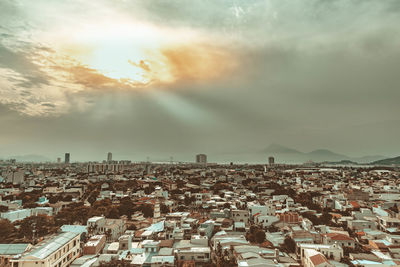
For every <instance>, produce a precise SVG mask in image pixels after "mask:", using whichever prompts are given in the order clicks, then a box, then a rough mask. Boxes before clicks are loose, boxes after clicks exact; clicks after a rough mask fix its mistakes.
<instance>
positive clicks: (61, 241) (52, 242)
mask: <svg viewBox="0 0 400 267" xmlns="http://www.w3.org/2000/svg"><path fill="white" fill-rule="evenodd" d="M78 235H79V234H78V233H73V232H66V233H62V234H60V235H58V236H56V237H54V238H52V239H49V240H48V241H46V242H44V243H43V244H42V245H40V246H39V247H37V248H36V249H34V250H32V251H31V252H29V253H28V254H26V255H25V256H26V257H29V256H31V257H36V258H38V259H45V258H47V257H48V256H49V255H51V254H52V253H53V252H54V251H56V250H58V249H60V248H61V247H62V246H64V245H65V244H67V243H68V242H70V241H71V240H72V239H73V238H75V237H77V236H78Z"/></svg>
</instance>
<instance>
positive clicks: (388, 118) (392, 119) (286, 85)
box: [0, 0, 400, 161]
mask: <svg viewBox="0 0 400 267" xmlns="http://www.w3.org/2000/svg"><path fill="white" fill-rule="evenodd" d="M399 13H400V8H399V4H398V2H397V1H352V2H350V1H343V0H341V1H317V0H313V1H307V2H297V3H293V2H292V1H276V0H271V1H261V0H259V1H233V2H231V1H218V2H210V1H201V2H196V3H193V1H178V0H171V1H167V2H165V3H161V2H158V1H145V2H143V1H109V0H101V1H96V3H92V2H88V1H82V0H73V1H68V2H63V3H61V2H55V1H46V0H41V1H27V0H20V1H11V0H7V1H1V3H0V25H1V28H0V35H1V39H0V125H1V131H0V158H7V157H12V156H18V155H30V154H35V155H43V156H45V157H47V158H51V159H56V158H57V157H62V153H64V152H63V151H71V153H72V155H74V158H75V159H76V160H82V161H83V160H90V159H97V160H100V159H102V157H101V156H100V155H103V154H104V153H105V152H107V151H113V153H115V154H116V155H117V154H118V155H120V156H121V158H128V159H144V158H145V157H147V156H149V157H154V158H168V157H170V156H171V155H172V156H174V157H175V158H177V159H180V158H182V159H192V158H193V155H194V154H196V153H205V154H207V155H209V156H210V159H212V158H213V157H212V155H216V156H218V157H221V158H223V157H226V158H229V157H230V156H229V155H235V156H234V157H233V158H240V157H241V155H246V154H250V153H255V152H258V151H260V150H262V149H264V148H266V147H268V146H269V145H270V144H274V143H275V144H282V145H283V146H287V147H290V148H294V149H297V150H300V151H305V152H310V151H313V150H317V149H329V150H331V151H334V152H336V153H340V154H345V155H347V156H349V157H362V156H367V155H382V156H385V157H395V156H398V155H399V151H400V144H399V142H398V141H397V140H398V135H399V133H400V120H399V118H398V115H397V114H398V113H399V111H400V110H399V105H398V99H399V98H400V95H399V94H400V91H399V90H398V87H399V85H400V81H399V78H398V74H397V70H398V69H399V68H400V63H399V62H400V52H399V50H398V45H399V44H400V38H399V36H400V29H399V27H397V25H399V24H400V19H399V18H400V16H399ZM261 25H262V26H261ZM265 156H269V155H265ZM243 158H244V160H245V158H246V157H245V156H243ZM264 158H265V157H264ZM278 159H279V158H277V160H278Z"/></svg>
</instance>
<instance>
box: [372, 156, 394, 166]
mask: <svg viewBox="0 0 400 267" xmlns="http://www.w3.org/2000/svg"><path fill="white" fill-rule="evenodd" d="M371 165H400V156H399V157H395V158H387V159H382V160H377V161H374V162H371Z"/></svg>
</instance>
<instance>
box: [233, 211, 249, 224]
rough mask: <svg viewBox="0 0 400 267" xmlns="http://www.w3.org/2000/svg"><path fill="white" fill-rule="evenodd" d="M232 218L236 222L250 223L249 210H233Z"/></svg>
mask: <svg viewBox="0 0 400 267" xmlns="http://www.w3.org/2000/svg"><path fill="white" fill-rule="evenodd" d="M231 218H232V220H233V221H234V222H243V223H244V224H245V225H246V226H247V225H249V212H248V211H247V210H232V213H231Z"/></svg>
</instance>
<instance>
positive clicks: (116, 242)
mask: <svg viewBox="0 0 400 267" xmlns="http://www.w3.org/2000/svg"><path fill="white" fill-rule="evenodd" d="M67 155H68V156H67ZM60 161H61V160H60ZM60 161H57V163H46V164H44V163H40V164H33V163H30V164H28V163H18V162H14V163H10V162H1V163H0V227H1V228H0V233H1V235H0V266H1V267H3V266H4V267H37V266H42V267H56V266H57V267H67V266H70V267H77V266H82V267H86V266H87V267H97V266H103V267H104V266H133V267H136V266H150V267H164V266H170V267H172V266H179V267H183V266H204V267H206V266H207V267H209V266H238V267H243V266H248V267H263V266H277V267H289V266H306V267H322V266H324V267H328V266H343V267H344V266H366V267H370V266H378V265H379V266H397V265H400V208H399V207H400V182H399V181H400V169H399V168H396V167H376V166H362V167H348V166H328V165H320V166H316V165H313V164H310V163H308V164H304V165H282V164H275V160H274V158H273V157H269V158H268V159H267V160H266V162H265V163H264V164H259V165H249V164H234V163H230V164H210V163H208V164H207V156H206V155H204V154H199V155H196V157H195V162H188V163H174V162H158V163H157V162H149V161H146V162H139V163H134V162H131V161H116V160H114V159H113V157H112V154H111V152H110V153H108V154H106V157H104V160H103V161H102V162H89V163H76V162H74V163H70V155H69V153H66V154H65V163H67V162H68V164H62V163H61V162H60ZM204 164H207V165H206V166H207V168H205V167H204ZM15 226H17V227H15Z"/></svg>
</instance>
